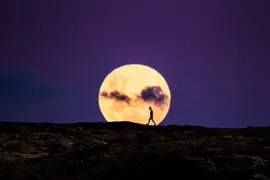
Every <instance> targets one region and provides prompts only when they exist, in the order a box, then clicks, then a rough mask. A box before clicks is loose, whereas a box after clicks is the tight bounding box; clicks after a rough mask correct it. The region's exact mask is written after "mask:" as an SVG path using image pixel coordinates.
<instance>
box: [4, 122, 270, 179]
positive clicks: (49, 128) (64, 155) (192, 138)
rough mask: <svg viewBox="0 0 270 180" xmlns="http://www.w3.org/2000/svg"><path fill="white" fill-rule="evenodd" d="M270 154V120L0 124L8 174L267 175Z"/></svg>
mask: <svg viewBox="0 0 270 180" xmlns="http://www.w3.org/2000/svg"><path fill="white" fill-rule="evenodd" d="M269 160H270V127H265V128H253V127H248V128H244V129H210V128H204V127H194V126H158V127H153V126H151V127H147V126H144V125H138V124H132V123H76V124H62V125H61V124H49V123H43V124H26V123H9V122H5V123H0V179H1V180H4V179H10V180H19V179H20V180H30V179H37V180H43V179H44V180H45V179H46V180H47V179H48V180H56V179H57V180H59V179H61V180H79V179H80V180H84V179H85V180H86V179H87V180H89V179H91V180H95V179H106V178H110V179H112V178H117V179H118V180H119V179H138V178H140V179H142V178H151V179H153V178H154V179H155V178H177V179H182V180H185V179H187V180H189V179H192V178H196V179H198V178H200V179H202V178H205V179H207V180H227V179H228V180H234V179H235V180H236V179H237V180H251V179H252V180H267V179H269V177H270V163H269ZM169 176H170V177H169Z"/></svg>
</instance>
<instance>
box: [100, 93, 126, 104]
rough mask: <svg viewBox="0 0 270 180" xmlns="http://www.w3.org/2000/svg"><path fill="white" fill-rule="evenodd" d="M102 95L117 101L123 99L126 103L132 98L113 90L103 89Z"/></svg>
mask: <svg viewBox="0 0 270 180" xmlns="http://www.w3.org/2000/svg"><path fill="white" fill-rule="evenodd" d="M100 95H101V96H103V97H104V98H108V99H114V100H116V101H123V102H126V103H129V102H130V98H129V97H128V96H127V95H125V94H122V93H120V92H118V91H113V92H109V93H108V92H105V91H103V92H102V93H100Z"/></svg>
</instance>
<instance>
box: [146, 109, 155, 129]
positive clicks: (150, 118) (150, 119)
mask: <svg viewBox="0 0 270 180" xmlns="http://www.w3.org/2000/svg"><path fill="white" fill-rule="evenodd" d="M149 110H150V114H149V115H150V116H149V119H148V122H147V124H146V125H149V123H150V121H152V122H153V123H154V125H155V126H156V123H155V121H154V111H153V110H152V107H151V106H150V107H149Z"/></svg>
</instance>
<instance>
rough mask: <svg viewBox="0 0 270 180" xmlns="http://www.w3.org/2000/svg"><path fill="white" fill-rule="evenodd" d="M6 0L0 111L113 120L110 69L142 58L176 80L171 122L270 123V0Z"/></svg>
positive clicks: (7, 116) (37, 117) (20, 116)
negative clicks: (106, 86) (107, 103)
mask: <svg viewBox="0 0 270 180" xmlns="http://www.w3.org/2000/svg"><path fill="white" fill-rule="evenodd" d="M5 3H9V4H5V5H0V10H1V11H0V13H1V14H0V15H1V19H0V20H1V36H2V37H1V42H2V43H3V46H2V48H1V53H0V59H1V61H0V84H1V86H0V88H1V89H0V121H3V120H13V121H47V122H78V121H89V122H90V121H91V122H92V121H104V119H103V117H102V115H101V113H100V111H99V107H98V103H97V97H98V91H99V87H100V85H101V83H102V81H103V79H104V78H105V76H106V75H107V74H108V73H109V72H110V71H111V70H113V69H114V68H116V67H118V66H121V65H124V64H129V63H139V64H145V65H148V66H151V67H153V68H155V69H156V70H158V71H159V72H160V73H161V74H162V75H163V76H164V77H165V79H166V80H167V82H168V84H169V86H170V89H171V93H172V103H171V109H170V111H169V113H168V116H167V118H166V119H165V121H164V123H163V124H180V125H182V124H196V125H204V126H210V127H212V126H219V127H243V126H248V125H254V126H264V125H270V95H269V93H270V62H269V61H270V1H269V0H260V1H254V0H238V1H235V0H203V1H202V0H188V1H180V0H91V1H90V0H85V1H83V0H81V1H71V0H53V1H37V0H25V1H21V0H13V1H11V0H10V1H6V2H5ZM2 43H1V44H2Z"/></svg>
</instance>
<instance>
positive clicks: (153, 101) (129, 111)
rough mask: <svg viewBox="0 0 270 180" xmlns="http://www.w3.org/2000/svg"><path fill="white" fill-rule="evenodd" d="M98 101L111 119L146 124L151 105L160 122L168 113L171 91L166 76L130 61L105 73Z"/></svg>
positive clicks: (107, 117)
mask: <svg viewBox="0 0 270 180" xmlns="http://www.w3.org/2000/svg"><path fill="white" fill-rule="evenodd" d="M98 102H99V108H100V111H101V113H102V115H103V116H104V118H105V119H106V121H108V122H113V121H129V122H133V123H138V124H146V123H147V122H148V119H149V107H150V106H151V107H152V109H153V112H154V121H155V123H156V124H157V125H158V124H160V123H161V122H162V121H163V120H164V119H165V117H166V115H167V114H168V111H169V109H170V103H171V93H170V89H169V86H168V84H167V82H166V80H165V79H164V78H163V77H162V75H161V74H160V73H159V72H157V71H156V70H155V69H153V68H151V67H149V66H145V65H141V64H128V65H123V66H120V67H118V68H116V69H114V70H113V71H112V72H110V73H109V74H108V75H107V76H106V77H105V79H104V81H103V83H102V84H101V87H100V89H99V96H98ZM150 125H153V122H150Z"/></svg>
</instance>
